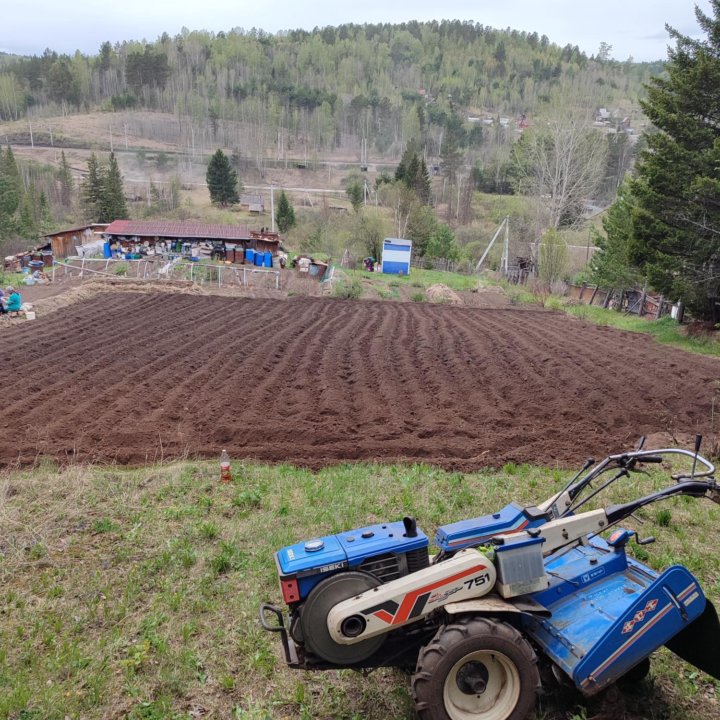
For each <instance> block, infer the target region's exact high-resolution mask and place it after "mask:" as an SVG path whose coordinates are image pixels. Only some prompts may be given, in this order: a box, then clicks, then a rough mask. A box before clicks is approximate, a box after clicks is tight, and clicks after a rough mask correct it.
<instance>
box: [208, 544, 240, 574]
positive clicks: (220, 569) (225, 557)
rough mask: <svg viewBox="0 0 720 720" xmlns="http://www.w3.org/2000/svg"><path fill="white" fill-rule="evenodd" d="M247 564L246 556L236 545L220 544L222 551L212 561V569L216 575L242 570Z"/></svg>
mask: <svg viewBox="0 0 720 720" xmlns="http://www.w3.org/2000/svg"><path fill="white" fill-rule="evenodd" d="M244 564H245V554H244V553H243V552H241V551H240V550H239V549H238V547H237V546H236V545H235V544H234V543H227V542H222V543H220V550H219V552H218V553H217V555H215V556H214V557H212V558H211V559H210V567H211V568H212V570H213V572H214V573H215V574H216V575H222V574H223V573H226V572H229V571H230V570H240V569H241V568H242V567H243V565H244Z"/></svg>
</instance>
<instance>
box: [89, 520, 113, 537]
mask: <svg viewBox="0 0 720 720" xmlns="http://www.w3.org/2000/svg"><path fill="white" fill-rule="evenodd" d="M115 529H116V525H115V523H113V521H112V520H110V518H101V519H100V520H96V521H95V522H94V523H93V524H92V531H93V532H94V533H97V534H100V533H107V532H112V531H113V530H115Z"/></svg>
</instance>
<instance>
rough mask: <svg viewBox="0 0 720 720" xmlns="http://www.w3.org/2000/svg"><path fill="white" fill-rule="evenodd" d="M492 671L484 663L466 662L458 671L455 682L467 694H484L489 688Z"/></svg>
mask: <svg viewBox="0 0 720 720" xmlns="http://www.w3.org/2000/svg"><path fill="white" fill-rule="evenodd" d="M489 678H490V673H489V671H488V669H487V667H486V666H485V665H484V663H481V662H469V663H465V665H463V666H462V667H461V668H460V669H459V670H458V673H457V677H456V678H455V682H456V683H457V686H458V689H459V690H460V692H462V693H465V695H482V693H484V692H485V690H487V684H488V679H489Z"/></svg>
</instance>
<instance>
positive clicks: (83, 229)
mask: <svg viewBox="0 0 720 720" xmlns="http://www.w3.org/2000/svg"><path fill="white" fill-rule="evenodd" d="M106 227H107V223H93V224H92V225H82V226H80V227H76V228H70V229H69V230H58V232H54V233H48V234H47V235H45V236H44V237H46V238H47V239H48V241H49V242H50V249H51V250H52V255H53V257H54V258H57V259H59V260H60V259H62V258H67V257H73V256H75V255H77V254H78V252H77V250H76V248H79V247H82V246H83V245H88V244H89V243H91V242H94V241H96V240H99V239H100V238H101V237H102V233H103V232H104V231H105V228H106Z"/></svg>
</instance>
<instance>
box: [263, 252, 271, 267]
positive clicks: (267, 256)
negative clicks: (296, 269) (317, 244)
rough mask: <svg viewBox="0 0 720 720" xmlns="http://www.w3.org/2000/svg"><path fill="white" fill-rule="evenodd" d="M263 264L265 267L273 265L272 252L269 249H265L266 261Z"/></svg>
mask: <svg viewBox="0 0 720 720" xmlns="http://www.w3.org/2000/svg"><path fill="white" fill-rule="evenodd" d="M263 265H264V266H265V267H269V268H271V267H272V253H271V252H270V251H269V250H266V251H265V262H263Z"/></svg>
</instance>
